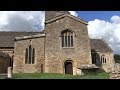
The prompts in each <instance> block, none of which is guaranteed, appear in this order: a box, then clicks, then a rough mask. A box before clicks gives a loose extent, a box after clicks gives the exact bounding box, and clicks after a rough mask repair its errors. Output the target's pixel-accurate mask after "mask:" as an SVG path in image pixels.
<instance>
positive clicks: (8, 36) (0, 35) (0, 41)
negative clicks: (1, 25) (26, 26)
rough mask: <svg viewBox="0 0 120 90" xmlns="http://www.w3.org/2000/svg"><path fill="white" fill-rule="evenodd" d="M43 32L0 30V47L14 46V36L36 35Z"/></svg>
mask: <svg viewBox="0 0 120 90" xmlns="http://www.w3.org/2000/svg"><path fill="white" fill-rule="evenodd" d="M40 33H44V32H0V47H14V43H15V41H14V39H15V37H21V36H27V35H36V34H40Z"/></svg>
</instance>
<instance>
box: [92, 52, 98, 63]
mask: <svg viewBox="0 0 120 90" xmlns="http://www.w3.org/2000/svg"><path fill="white" fill-rule="evenodd" d="M96 59H97V57H96V53H92V64H96Z"/></svg>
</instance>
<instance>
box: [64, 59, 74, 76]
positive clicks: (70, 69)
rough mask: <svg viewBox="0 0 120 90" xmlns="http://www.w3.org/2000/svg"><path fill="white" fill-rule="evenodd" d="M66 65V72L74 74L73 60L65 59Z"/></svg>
mask: <svg viewBox="0 0 120 90" xmlns="http://www.w3.org/2000/svg"><path fill="white" fill-rule="evenodd" d="M64 67H65V74H71V75H73V63H72V60H67V61H65V63H64Z"/></svg>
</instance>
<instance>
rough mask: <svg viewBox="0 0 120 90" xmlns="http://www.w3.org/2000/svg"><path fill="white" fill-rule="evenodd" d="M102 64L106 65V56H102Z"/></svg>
mask: <svg viewBox="0 0 120 90" xmlns="http://www.w3.org/2000/svg"><path fill="white" fill-rule="evenodd" d="M101 63H106V58H105V55H102V56H101Z"/></svg>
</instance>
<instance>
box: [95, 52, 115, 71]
mask: <svg viewBox="0 0 120 90" xmlns="http://www.w3.org/2000/svg"><path fill="white" fill-rule="evenodd" d="M97 53H98V55H99V59H101V56H102V55H105V58H106V63H101V65H100V66H101V67H102V68H103V69H104V70H105V71H106V72H111V71H112V69H113V68H114V65H115V61H114V57H113V53H112V52H111V53H110V52H97Z"/></svg>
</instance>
